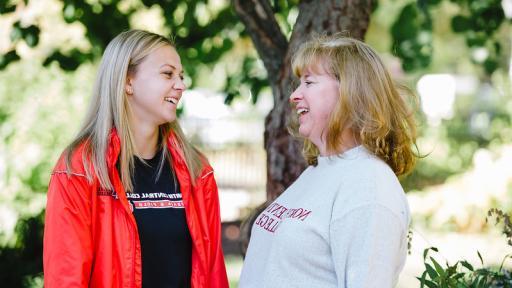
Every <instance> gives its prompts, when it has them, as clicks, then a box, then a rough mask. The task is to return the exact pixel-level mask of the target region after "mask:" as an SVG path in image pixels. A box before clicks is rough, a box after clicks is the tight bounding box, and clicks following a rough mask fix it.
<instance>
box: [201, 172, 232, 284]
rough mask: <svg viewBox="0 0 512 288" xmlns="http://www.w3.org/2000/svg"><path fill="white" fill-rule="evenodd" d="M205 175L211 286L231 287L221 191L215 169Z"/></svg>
mask: <svg viewBox="0 0 512 288" xmlns="http://www.w3.org/2000/svg"><path fill="white" fill-rule="evenodd" d="M203 177H204V178H205V179H204V180H205V181H204V187H205V189H206V190H207V198H206V201H207V203H206V207H207V209H208V211H207V217H208V223H209V225H208V227H209V232H210V239H211V244H212V247H211V249H212V251H211V256H212V258H211V262H210V264H211V265H210V286H209V287H212V288H225V287H229V285H228V278H227V274H226V265H225V263H224V253H223V251H222V229H221V222H220V204H219V191H218V188H217V183H216V181H215V177H214V176H213V171H211V172H209V174H207V175H205V176H203Z"/></svg>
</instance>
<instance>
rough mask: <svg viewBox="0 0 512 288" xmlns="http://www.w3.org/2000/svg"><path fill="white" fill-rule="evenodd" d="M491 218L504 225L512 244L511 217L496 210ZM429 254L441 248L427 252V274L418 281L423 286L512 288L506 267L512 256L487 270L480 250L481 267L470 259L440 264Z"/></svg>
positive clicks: (511, 277)
mask: <svg viewBox="0 0 512 288" xmlns="http://www.w3.org/2000/svg"><path fill="white" fill-rule="evenodd" d="M488 217H489V218H492V217H494V219H495V221H496V225H498V224H499V223H500V222H502V223H503V229H502V231H503V234H504V235H505V236H506V238H507V243H508V244H509V245H512V239H511V237H512V232H511V231H512V225H511V223H510V217H509V215H508V214H506V213H504V212H503V211H501V210H499V209H496V208H493V209H490V210H489V212H488ZM429 252H435V253H437V252H439V251H438V249H437V248H435V247H430V248H427V249H425V251H424V252H423V262H424V264H425V271H424V272H423V273H422V274H421V276H420V277H417V279H418V280H419V281H420V287H421V288H423V287H428V288H512V272H511V271H509V270H506V269H505V268H504V264H505V261H506V260H508V259H510V258H511V257H512V254H507V255H504V256H503V260H502V262H501V265H500V266H499V267H496V268H494V267H485V266H484V261H483V258H482V255H481V254H480V252H478V251H477V254H478V258H479V259H480V264H481V265H482V267H481V268H478V269H476V268H474V267H473V265H471V264H470V263H469V262H468V261H466V260H459V261H457V262H455V264H453V265H450V264H449V263H448V262H447V263H446V265H442V264H439V262H438V261H436V259H435V258H434V257H433V256H429ZM427 257H428V258H427Z"/></svg>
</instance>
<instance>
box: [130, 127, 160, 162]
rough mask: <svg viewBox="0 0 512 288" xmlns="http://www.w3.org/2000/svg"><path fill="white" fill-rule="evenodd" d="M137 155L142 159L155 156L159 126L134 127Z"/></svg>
mask: <svg viewBox="0 0 512 288" xmlns="http://www.w3.org/2000/svg"><path fill="white" fill-rule="evenodd" d="M131 128H132V132H133V137H134V141H135V148H136V154H137V156H139V157H140V158H142V159H151V158H153V157H154V156H155V154H156V152H157V147H158V126H157V127H153V126H147V125H132V127H131Z"/></svg>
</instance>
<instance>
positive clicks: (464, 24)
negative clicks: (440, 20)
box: [451, 15, 470, 33]
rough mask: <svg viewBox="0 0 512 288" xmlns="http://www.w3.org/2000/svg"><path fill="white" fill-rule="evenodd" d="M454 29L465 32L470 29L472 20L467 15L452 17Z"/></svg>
mask: <svg viewBox="0 0 512 288" xmlns="http://www.w3.org/2000/svg"><path fill="white" fill-rule="evenodd" d="M451 24H452V30H453V31H454V32H457V33H461V32H465V31H467V30H469V29H470V22H469V19H468V18H467V17H464V16H461V15H457V16H455V17H453V18H452V23H451Z"/></svg>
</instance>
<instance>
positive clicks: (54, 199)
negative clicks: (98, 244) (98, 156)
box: [43, 172, 93, 288]
mask: <svg viewBox="0 0 512 288" xmlns="http://www.w3.org/2000/svg"><path fill="white" fill-rule="evenodd" d="M90 191H91V185H90V184H89V183H88V182H87V179H86V178H85V176H82V175H74V174H72V175H70V176H68V175H67V174H66V173H64V172H54V173H53V175H52V177H51V179H50V184H49V187H48V195H47V204H46V216H45V228H44V240H43V268H44V286H45V287H46V288H52V287H88V286H89V280H90V275H91V266H92V258H93V257H92V256H93V245H92V236H91V197H90V193H91V192H90Z"/></svg>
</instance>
